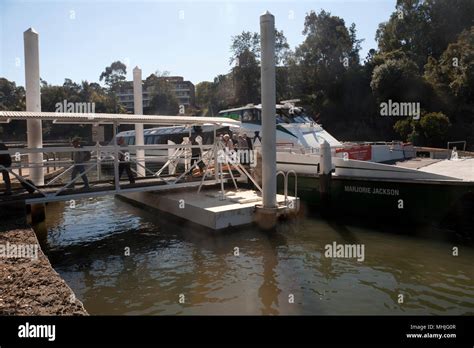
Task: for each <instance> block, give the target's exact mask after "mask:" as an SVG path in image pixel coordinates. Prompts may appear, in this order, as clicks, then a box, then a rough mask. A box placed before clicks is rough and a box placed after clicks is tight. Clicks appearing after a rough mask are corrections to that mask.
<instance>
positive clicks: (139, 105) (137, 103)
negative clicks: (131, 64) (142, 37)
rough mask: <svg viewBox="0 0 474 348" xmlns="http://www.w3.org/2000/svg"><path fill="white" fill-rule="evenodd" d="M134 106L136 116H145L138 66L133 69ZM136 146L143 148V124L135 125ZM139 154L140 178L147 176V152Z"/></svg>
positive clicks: (140, 72)
mask: <svg viewBox="0 0 474 348" xmlns="http://www.w3.org/2000/svg"><path fill="white" fill-rule="evenodd" d="M133 104H134V109H135V115H143V92H142V69H140V68H139V67H138V66H136V67H135V68H134V69H133ZM135 145H137V146H143V145H144V137H143V124H142V123H136V124H135ZM136 154H137V174H138V176H141V177H144V176H146V171H145V150H143V149H140V150H138V149H137V151H136Z"/></svg>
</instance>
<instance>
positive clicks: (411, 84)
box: [370, 59, 423, 102]
mask: <svg viewBox="0 0 474 348" xmlns="http://www.w3.org/2000/svg"><path fill="white" fill-rule="evenodd" d="M422 86H423V81H422V78H421V76H420V75H419V73H418V67H417V65H416V64H415V62H413V61H411V60H409V59H399V60H394V59H389V60H387V61H386V62H385V63H383V64H381V65H379V66H377V67H375V68H374V71H373V74H372V81H371V82H370V87H371V88H372V91H373V93H374V95H375V97H376V98H377V100H378V101H379V102H381V101H387V100H389V99H392V100H393V101H400V102H407V101H415V102H420V93H419V92H420V88H422Z"/></svg>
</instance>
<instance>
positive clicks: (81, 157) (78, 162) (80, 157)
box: [71, 137, 91, 189]
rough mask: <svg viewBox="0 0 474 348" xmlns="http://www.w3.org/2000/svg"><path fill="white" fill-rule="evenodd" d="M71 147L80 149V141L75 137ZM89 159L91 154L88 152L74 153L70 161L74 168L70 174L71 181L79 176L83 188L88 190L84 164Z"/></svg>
mask: <svg viewBox="0 0 474 348" xmlns="http://www.w3.org/2000/svg"><path fill="white" fill-rule="evenodd" d="M71 143H72V146H73V147H74V148H76V149H79V148H82V146H81V139H80V138H78V137H75V138H74V139H72V142H71ZM90 159H91V153H90V152H89V151H76V152H73V153H72V160H73V161H74V168H73V169H72V173H71V180H74V179H75V178H76V176H77V175H78V174H80V175H81V177H82V181H83V182H84V188H86V189H88V188H89V179H87V175H86V173H85V172H86V166H85V163H86V162H88V161H89V160H90Z"/></svg>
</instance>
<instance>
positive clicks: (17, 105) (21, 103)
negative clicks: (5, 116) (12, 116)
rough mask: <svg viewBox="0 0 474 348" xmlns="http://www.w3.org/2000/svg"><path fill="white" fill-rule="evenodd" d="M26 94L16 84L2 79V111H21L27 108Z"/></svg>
mask: <svg viewBox="0 0 474 348" xmlns="http://www.w3.org/2000/svg"><path fill="white" fill-rule="evenodd" d="M25 98H26V94H25V89H24V88H23V87H17V86H16V84H15V82H10V81H8V80H7V79H5V78H3V77H1V78H0V110H11V111H21V110H25V108H26V104H25V103H26V99H25Z"/></svg>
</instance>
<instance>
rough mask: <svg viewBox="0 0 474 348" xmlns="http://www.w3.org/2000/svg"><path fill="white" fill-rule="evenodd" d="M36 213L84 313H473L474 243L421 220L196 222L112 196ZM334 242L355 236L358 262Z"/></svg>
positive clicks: (59, 268) (50, 252) (49, 252)
mask: <svg viewBox="0 0 474 348" xmlns="http://www.w3.org/2000/svg"><path fill="white" fill-rule="evenodd" d="M47 215H48V218H47V221H46V226H47V229H48V244H47V247H46V250H45V251H46V253H47V255H48V256H49V258H50V260H51V262H52V264H53V266H54V268H55V269H56V270H57V271H58V272H59V273H60V275H61V276H62V277H63V278H64V279H65V280H66V281H67V283H68V284H69V285H70V286H71V288H72V289H73V290H74V291H75V293H76V295H77V296H78V297H79V298H80V300H81V301H83V303H84V305H85V307H86V309H87V310H88V311H89V313H91V314H119V315H120V314H127V315H139V314H143V315H160V314H316V315H327V314H387V315H393V314H471V315H472V314H474V281H473V275H474V269H473V265H474V248H473V247H472V246H469V245H467V244H457V243H453V242H450V241H448V240H446V239H438V240H433V239H432V238H427V237H426V235H427V234H430V233H432V232H433V231H431V230H425V231H423V233H420V231H408V230H407V229H406V228H403V229H404V230H403V231H402V230H398V229H397V228H389V227H387V228H383V229H382V230H383V231H382V230H380V229H379V230H374V229H369V228H361V227H354V226H350V225H340V224H336V223H328V222H326V221H324V220H321V219H319V218H317V217H314V218H305V219H300V220H298V221H292V222H286V223H282V224H281V225H280V226H279V227H278V229H277V231H276V232H275V233H273V234H265V233H263V232H260V231H258V230H257V229H254V228H246V229H243V230H240V231H234V232H225V233H204V232H203V231H195V230H194V229H193V227H191V226H189V225H188V226H186V224H183V223H172V222H170V221H169V220H165V219H162V218H160V217H159V216H158V214H156V213H154V214H152V213H149V212H145V211H142V210H140V209H138V208H135V207H132V206H130V205H128V204H127V203H124V202H121V201H119V200H116V199H114V198H113V197H105V198H94V199H87V200H83V201H78V202H77V203H76V207H75V208H70V207H69V206H67V205H65V204H64V203H54V204H50V205H49V206H48V210H47ZM388 230H390V231H388ZM397 232H403V233H397ZM415 232H416V236H415V235H414V233H415ZM423 234H424V235H423ZM334 241H336V242H337V243H350V244H354V243H357V244H362V245H364V248H365V249H364V250H365V259H364V261H362V262H359V261H357V260H356V259H355V258H328V257H326V256H325V246H326V245H327V244H332V243H333V242H334ZM454 246H457V247H458V248H459V256H453V247H454ZM236 247H237V248H238V251H239V256H236V255H235V251H236V249H235V248H236ZM127 248H129V249H127ZM128 250H129V251H130V255H129V256H126V255H125V254H126V253H127V251H128ZM400 294H401V295H403V303H399V300H400V297H399V295H400ZM182 295H184V297H182ZM180 296H181V297H180ZM180 299H181V300H183V299H184V303H180V302H179V301H180ZM292 299H294V303H291V302H293V301H292Z"/></svg>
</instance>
